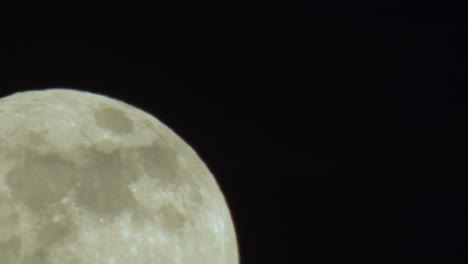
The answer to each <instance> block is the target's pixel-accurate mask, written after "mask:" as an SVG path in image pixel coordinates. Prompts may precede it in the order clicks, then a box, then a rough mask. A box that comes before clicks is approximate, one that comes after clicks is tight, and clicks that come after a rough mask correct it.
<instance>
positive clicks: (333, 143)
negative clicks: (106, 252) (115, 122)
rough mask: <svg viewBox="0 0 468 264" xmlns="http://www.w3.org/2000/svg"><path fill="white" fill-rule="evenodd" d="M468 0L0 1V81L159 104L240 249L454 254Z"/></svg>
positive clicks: (319, 260) (310, 254) (392, 257)
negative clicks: (225, 210)
mask: <svg viewBox="0 0 468 264" xmlns="http://www.w3.org/2000/svg"><path fill="white" fill-rule="evenodd" d="M169 2H171V1H169ZM314 2H319V3H317V4H315V3H314ZM322 2H324V3H322ZM467 7H468V6H461V4H460V5H459V6H456V5H448V4H442V2H440V1H439V3H438V4H437V5H436V4H431V3H430V2H424V3H421V4H413V5H408V4H407V3H406V1H368V2H365V1H357V2H356V1H282V2H280V1H257V0H252V1H233V2H232V3H228V2H226V1H213V2H206V1H201V2H200V1H191V2H190V3H181V2H178V3H173V4H171V3H165V4H156V5H154V6H149V5H148V6H138V5H137V4H130V6H126V5H124V4H121V5H119V4H113V5H112V6H107V7H97V6H92V7H82V6H81V7H80V6H67V7H60V8H58V7H54V8H46V7H44V6H42V7H37V8H34V7H31V6H28V9H27V10H26V9H25V7H20V8H12V9H4V10H2V11H4V12H5V13H7V14H6V16H2V21H3V22H2V23H1V24H0V29H1V30H0V39H1V41H0V63H1V66H2V67H1V68H2V71H0V96H2V97H3V96H6V95H9V94H12V93H14V92H18V91H25V90H32V89H45V88H61V87H66V88H74V89H79V90H85V91H90V92H95V93H101V94H105V95H108V96H110V97H113V98H116V99H120V100H123V101H125V102H127V103H129V104H131V105H134V106H136V107H139V108H141V109H143V110H145V111H147V112H149V113H151V114H153V115H155V116H157V117H158V118H159V119H160V120H161V121H162V122H164V123H165V124H167V125H168V126H169V127H171V128H172V129H173V130H174V131H175V132H176V133H177V134H179V135H180V136H181V137H182V138H183V139H184V140H186V141H187V142H188V143H189V144H190V145H191V146H192V147H193V148H194V149H195V150H196V151H197V152H198V153H199V155H200V156H201V157H202V159H203V160H204V161H205V162H206V164H207V165H208V167H209V168H210V169H211V170H212V172H213V174H214V175H215V177H216V179H217V181H218V183H219V185H220V187H221V189H222V190H223V192H224V194H225V197H226V199H227V201H228V204H229V206H230V208H231V213H232V215H233V218H234V222H235V224H236V229H237V234H238V239H239V246H240V255H241V263H243V264H260V263H265V264H272V263H282V264H286V263H291V264H293V263H311V264H328V263H351V262H355V263H451V264H457V263H460V264H461V263H466V259H465V256H464V247H465V241H466V202H465V200H466V198H465V197H466V190H467V185H466V180H465V178H466V175H467V165H466V164H467V161H468V157H467V156H468V153H467V143H468V142H467V135H468V131H467V128H466V127H467V126H466V123H467V112H468V94H467V89H466V86H467V84H468V83H467V80H468V75H467V71H468V61H467V59H468V49H467V47H468V43H467V26H468V17H467V16H466V10H467ZM0 125H7V124H0ZM0 258H1V256H0ZM0 262H1V261H0ZM135 264H137V263H135Z"/></svg>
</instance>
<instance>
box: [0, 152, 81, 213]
mask: <svg viewBox="0 0 468 264" xmlns="http://www.w3.org/2000/svg"><path fill="white" fill-rule="evenodd" d="M74 170H75V169H74V167H73V165H71V164H69V163H67V162H66V161H64V160H61V159H60V158H59V157H57V156H55V155H29V157H27V158H26V159H25V161H24V162H23V163H22V164H21V165H19V166H17V167H15V168H14V169H13V170H11V171H10V172H8V173H7V174H6V183H7V185H8V186H9V187H10V190H11V191H12V196H13V197H14V198H15V199H17V200H19V201H21V202H23V203H24V204H26V205H27V206H29V207H30V208H32V209H42V208H44V207H46V206H47V205H50V204H52V203H55V202H58V201H59V200H60V199H62V198H63V197H64V196H65V195H66V194H67V192H68V191H69V190H70V189H71V188H72V185H73V174H74Z"/></svg>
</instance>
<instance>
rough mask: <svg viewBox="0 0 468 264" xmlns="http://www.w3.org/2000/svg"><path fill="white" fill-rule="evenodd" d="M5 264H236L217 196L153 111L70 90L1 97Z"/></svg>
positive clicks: (1, 249) (1, 247)
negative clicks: (148, 112) (149, 112)
mask: <svg viewBox="0 0 468 264" xmlns="http://www.w3.org/2000/svg"><path fill="white" fill-rule="evenodd" d="M0 256H1V257H2V263H5V264H42V263H51V264H59V263H60V264H94V263H96V264H97V263H114V264H128V263H132V264H133V263H135V264H137V263H165V264H166V263H167V264H170V263H174V264H176V263H177V264H199V263H200V264H201V263H203V264H237V263H238V251H237V241H236V235H235V231H234V227H233V223H232V219H231V216H230V212H229V209H228V207H227V205H226V202H225V200H224V197H223V195H222V193H221V191H220V189H219V187H218V185H217V183H216V181H215V179H214V177H213V176H212V174H211V173H210V171H209V170H208V168H207V167H206V166H205V164H204V163H203V162H202V161H201V159H200V158H199V156H198V155H197V153H196V152H195V151H194V150H193V149H192V148H191V147H190V146H188V144H186V143H185V142H184V141H183V140H182V139H181V138H180V137H178V136H177V135H176V134H175V133H174V132H173V131H172V130H171V129H170V128H168V127H167V126H165V125H164V124H162V123H161V122H160V121H159V120H157V119H156V118H154V117H153V116H151V115H149V114H147V113H145V112H143V111H141V110H139V109H137V108H134V107H132V106H130V105H128V104H126V103H123V102H121V101H117V100H114V99H111V98H108V97H105V96H101V95H95V94H91V93H87V92H82V91H76V90H69V89H49V90H41V91H33V92H24V93H17V94H14V95H11V96H8V97H5V98H2V99H0Z"/></svg>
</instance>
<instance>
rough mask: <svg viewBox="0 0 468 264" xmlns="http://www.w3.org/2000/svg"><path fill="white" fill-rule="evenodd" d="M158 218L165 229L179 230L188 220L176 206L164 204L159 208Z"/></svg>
mask: <svg viewBox="0 0 468 264" xmlns="http://www.w3.org/2000/svg"><path fill="white" fill-rule="evenodd" d="M157 216H158V219H159V222H160V223H161V225H162V227H163V229H164V230H168V231H177V230H180V229H182V227H183V226H184V224H185V223H186V222H187V216H186V215H184V214H182V213H181V212H180V211H179V210H177V209H176V208H175V207H174V206H170V205H168V206H164V207H162V208H161V209H159V210H158V215H157Z"/></svg>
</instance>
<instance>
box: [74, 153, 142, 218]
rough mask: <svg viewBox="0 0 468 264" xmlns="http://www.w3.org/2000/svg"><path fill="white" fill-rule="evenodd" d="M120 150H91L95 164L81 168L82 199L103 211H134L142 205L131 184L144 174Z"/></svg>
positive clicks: (90, 154) (95, 210) (85, 203)
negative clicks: (134, 167)
mask: <svg viewBox="0 0 468 264" xmlns="http://www.w3.org/2000/svg"><path fill="white" fill-rule="evenodd" d="M119 152H120V151H115V152H113V153H103V152H101V151H99V150H96V149H91V150H87V152H86V153H87V154H86V155H87V157H88V158H89V159H90V160H91V161H92V164H90V165H89V166H88V167H86V168H84V169H83V171H80V175H79V178H78V179H77V180H78V181H79V186H78V188H77V198H78V200H79V201H80V203H81V204H83V206H85V207H86V208H88V209H89V210H91V211H93V212H95V213H97V214H99V215H107V216H112V217H114V216H117V215H119V214H120V213H122V211H123V210H125V209H126V210H130V211H131V210H134V208H136V207H137V206H138V201H136V200H135V198H134V197H133V194H132V193H131V190H130V189H129V185H130V184H131V183H132V182H134V181H136V180H137V179H138V178H139V176H140V175H138V173H137V172H136V171H135V170H134V169H132V167H131V166H128V165H127V164H125V163H124V162H123V161H122V159H121V157H120V155H119Z"/></svg>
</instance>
